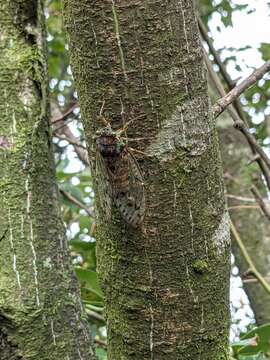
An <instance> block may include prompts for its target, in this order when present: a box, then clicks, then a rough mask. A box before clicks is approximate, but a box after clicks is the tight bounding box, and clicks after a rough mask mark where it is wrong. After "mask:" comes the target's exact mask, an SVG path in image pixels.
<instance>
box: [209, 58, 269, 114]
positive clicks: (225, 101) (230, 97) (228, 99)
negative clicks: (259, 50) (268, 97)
mask: <svg viewBox="0 0 270 360" xmlns="http://www.w3.org/2000/svg"><path fill="white" fill-rule="evenodd" d="M269 70H270V60H268V61H266V63H265V64H264V65H263V66H261V67H260V68H259V69H257V70H255V71H254V72H253V73H252V74H251V75H250V76H249V77H247V78H246V79H245V80H243V81H242V82H241V83H240V84H239V85H237V86H235V87H234V88H233V89H232V90H231V91H230V92H229V93H228V94H227V95H226V96H224V97H223V98H221V99H219V100H218V101H217V102H216V104H215V105H214V106H213V114H214V117H215V118H217V117H218V116H219V115H220V114H221V113H222V112H223V111H224V110H225V109H226V108H227V106H228V105H230V104H231V103H232V102H233V101H234V100H235V99H237V98H238V96H239V95H241V94H242V93H243V92H244V91H245V90H246V89H248V88H249V87H250V86H252V85H254V84H255V83H256V82H257V81H258V80H259V79H261V78H262V77H263V76H264V75H265V74H266V73H267V72H268V71H269Z"/></svg>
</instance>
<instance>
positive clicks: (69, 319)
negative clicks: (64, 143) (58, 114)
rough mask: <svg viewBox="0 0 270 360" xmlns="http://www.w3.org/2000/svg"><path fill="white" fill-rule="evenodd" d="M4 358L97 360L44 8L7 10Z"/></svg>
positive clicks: (0, 305) (14, 5) (1, 56)
mask: <svg viewBox="0 0 270 360" xmlns="http://www.w3.org/2000/svg"><path fill="white" fill-rule="evenodd" d="M0 33H1V36H0V89H1V90H0V93H1V102H0V113H1V117H0V169H1V172H0V199H1V207H0V254H1V257H0V358H1V360H13V359H16V360H17V359H24V360H26V359H35V360H36V359H40V360H42V359H44V360H45V359H46V360H48V359H66V360H68V359H72V360H73V359H83V358H84V359H86V358H87V359H93V357H92V349H91V347H90V346H91V344H90V340H89V333H88V329H87V327H86V326H85V324H84V323H83V321H82V319H81V316H82V312H81V304H80V300H79V296H78V293H77V285H76V281H75V279H74V276H73V273H72V270H71V266H70V262H69V258H68V249H67V244H66V238H65V230H64V227H63V224H62V222H61V218H60V212H59V206H58V194H57V187H56V184H55V177H54V176H55V174H54V167H53V155H52V148H51V143H50V134H49V121H48V107H47V79H46V66H45V61H46V57H45V53H44V52H45V49H44V45H43V39H44V35H45V34H44V21H43V8H42V1H31V0H23V1H9V0H2V1H1V2H0Z"/></svg>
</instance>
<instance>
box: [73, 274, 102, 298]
mask: <svg viewBox="0 0 270 360" xmlns="http://www.w3.org/2000/svg"><path fill="white" fill-rule="evenodd" d="M75 272H76V275H77V278H78V280H79V282H80V284H81V286H82V287H83V288H84V289H86V290H89V291H91V292H93V293H94V294H95V295H97V296H98V297H99V298H100V299H101V300H103V293H102V290H101V288H100V286H99V282H98V276H97V273H96V272H95V271H91V270H85V269H82V268H79V267H76V268H75Z"/></svg>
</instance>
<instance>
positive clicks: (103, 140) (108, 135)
mask: <svg viewBox="0 0 270 360" xmlns="http://www.w3.org/2000/svg"><path fill="white" fill-rule="evenodd" d="M96 146H97V150H98V151H99V152H100V154H101V155H102V156H103V157H116V156H119V155H120V154H121V152H122V151H123V149H124V148H125V146H126V143H125V141H124V140H123V139H122V138H119V137H118V133H117V131H114V130H112V128H111V125H107V126H106V127H103V128H102V129H100V130H98V131H97V133H96Z"/></svg>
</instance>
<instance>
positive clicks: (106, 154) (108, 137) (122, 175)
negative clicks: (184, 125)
mask: <svg viewBox="0 0 270 360" xmlns="http://www.w3.org/2000/svg"><path fill="white" fill-rule="evenodd" d="M96 147H97V162H99V163H100V164H97V171H98V172H101V174H99V175H100V177H102V180H101V181H102V182H103V184H105V183H106V188H103V189H101V192H104V194H105V198H104V199H103V210H104V211H105V214H106V216H107V217H109V216H110V213H109V210H108V209H109V207H110V206H111V204H110V198H111V199H113V201H114V203H115V205H116V207H117V208H118V209H119V211H120V213H121V216H122V217H123V219H124V220H125V221H126V222H127V223H128V224H130V225H131V226H133V227H137V226H139V225H140V224H141V223H142V221H143V218H144V214H145V191H144V184H143V177H142V174H141V171H140V167H139V165H138V163H137V161H136V159H135V157H134V156H133V154H132V153H131V151H130V150H129V149H128V146H127V144H126V143H125V141H124V140H123V139H122V138H121V131H119V130H118V131H114V130H112V128H111V126H110V125H109V124H108V125H107V126H106V127H104V128H102V129H101V130H99V131H98V132H97V136H96ZM98 185H101V184H98ZM103 197H104V196H103Z"/></svg>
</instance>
